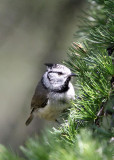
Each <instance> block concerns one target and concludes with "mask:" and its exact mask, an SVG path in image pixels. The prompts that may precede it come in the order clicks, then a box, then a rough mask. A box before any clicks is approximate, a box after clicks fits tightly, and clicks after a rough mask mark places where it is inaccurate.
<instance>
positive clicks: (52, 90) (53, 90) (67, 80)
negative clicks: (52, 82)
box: [41, 77, 71, 93]
mask: <svg viewBox="0 0 114 160" xmlns="http://www.w3.org/2000/svg"><path fill="white" fill-rule="evenodd" d="M70 80H71V77H68V78H67V79H66V81H65V83H64V85H62V87H61V88H60V89H50V91H51V92H55V93H64V92H67V91H68V89H69V86H68V84H69V81H70ZM41 83H42V85H43V87H44V88H45V89H47V90H49V88H48V87H46V85H45V84H44V80H43V77H42V79H41Z"/></svg>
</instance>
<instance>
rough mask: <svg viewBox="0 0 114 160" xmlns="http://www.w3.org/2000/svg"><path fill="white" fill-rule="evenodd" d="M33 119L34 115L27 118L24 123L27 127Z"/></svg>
mask: <svg viewBox="0 0 114 160" xmlns="http://www.w3.org/2000/svg"><path fill="white" fill-rule="evenodd" d="M33 118H34V115H33V114H30V116H29V118H28V119H27V121H26V122H25V124H26V126H28V125H29V124H30V123H31V121H32V120H33Z"/></svg>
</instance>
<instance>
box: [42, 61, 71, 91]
mask: <svg viewBox="0 0 114 160" xmlns="http://www.w3.org/2000/svg"><path fill="white" fill-rule="evenodd" d="M46 66H47V71H46V72H45V74H44V75H43V79H42V81H43V84H44V86H45V87H46V88H47V89H49V90H50V91H53V92H60V93H62V92H66V91H67V90H68V89H69V82H70V80H71V76H73V75H74V74H72V73H71V70H70V69H69V68H67V67H66V66H64V65H61V64H46Z"/></svg>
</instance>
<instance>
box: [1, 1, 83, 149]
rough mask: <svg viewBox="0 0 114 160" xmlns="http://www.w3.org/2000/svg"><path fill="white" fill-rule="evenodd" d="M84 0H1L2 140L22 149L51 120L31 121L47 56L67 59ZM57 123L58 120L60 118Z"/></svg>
mask: <svg viewBox="0 0 114 160" xmlns="http://www.w3.org/2000/svg"><path fill="white" fill-rule="evenodd" d="M84 7H85V1H84V0H50V1H46V0H32V1H31V0H0V143H2V144H5V145H6V146H8V147H11V148H13V150H17V151H18V149H17V148H18V146H19V145H21V144H23V142H24V141H25V140H26V139H27V138H28V137H30V136H31V135H35V134H40V132H41V130H42V129H43V128H44V127H45V126H49V127H50V126H51V127H52V126H53V124H52V123H51V122H46V121H44V120H41V119H38V118H35V119H34V120H33V122H32V123H31V124H30V126H28V127H26V126H25V121H26V119H27V118H28V115H29V112H30V103H31V98H32V95H33V93H34V90H35V87H36V85H37V82H38V81H39V80H40V78H41V76H42V74H43V72H44V71H45V66H44V63H45V62H48V63H49V62H53V63H61V62H62V61H63V60H64V59H66V58H67V55H66V52H67V49H68V47H70V45H71V43H72V42H73V41H74V40H75V39H74V38H73V34H74V33H75V31H76V29H77V24H79V19H78V18H77V17H79V15H80V13H81V11H82V10H83V9H84ZM54 125H55V124H54Z"/></svg>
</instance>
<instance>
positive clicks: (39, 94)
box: [26, 82, 48, 125]
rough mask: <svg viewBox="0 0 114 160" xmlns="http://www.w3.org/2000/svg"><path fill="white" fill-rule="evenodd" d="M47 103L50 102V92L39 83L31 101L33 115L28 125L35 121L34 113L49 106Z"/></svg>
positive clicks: (31, 114)
mask: <svg viewBox="0 0 114 160" xmlns="http://www.w3.org/2000/svg"><path fill="white" fill-rule="evenodd" d="M47 102H48V90H47V89H46V88H45V87H44V86H43V85H42V83H41V82H39V83H38V85H37V87H36V90H35V93H34V95H33V98H32V101H31V113H30V116H29V118H28V119H27V121H26V125H29V124H30V122H31V121H32V120H33V117H34V115H33V113H34V112H35V111H36V110H37V109H38V108H43V107H45V106H46V105H47Z"/></svg>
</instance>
